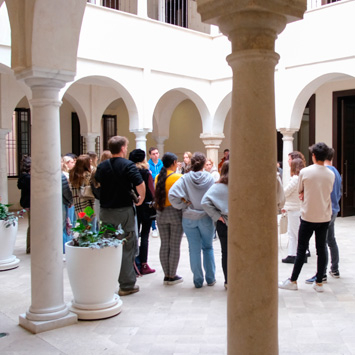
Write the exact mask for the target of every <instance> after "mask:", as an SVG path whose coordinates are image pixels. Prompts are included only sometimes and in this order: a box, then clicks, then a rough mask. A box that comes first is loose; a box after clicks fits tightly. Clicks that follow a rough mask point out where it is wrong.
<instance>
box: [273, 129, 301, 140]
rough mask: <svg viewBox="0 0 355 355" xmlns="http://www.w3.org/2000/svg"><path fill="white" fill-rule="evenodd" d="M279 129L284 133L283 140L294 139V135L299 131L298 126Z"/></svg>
mask: <svg viewBox="0 0 355 355" xmlns="http://www.w3.org/2000/svg"><path fill="white" fill-rule="evenodd" d="M278 131H279V132H280V133H281V134H282V136H283V137H282V140H283V141H285V140H293V139H294V138H293V135H294V134H295V133H296V132H298V129H297V128H279V129H278Z"/></svg>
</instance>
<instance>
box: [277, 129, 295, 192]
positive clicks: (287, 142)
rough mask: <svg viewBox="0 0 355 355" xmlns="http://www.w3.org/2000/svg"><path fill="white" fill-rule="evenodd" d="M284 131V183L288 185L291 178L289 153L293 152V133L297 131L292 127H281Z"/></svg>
mask: <svg viewBox="0 0 355 355" xmlns="http://www.w3.org/2000/svg"><path fill="white" fill-rule="evenodd" d="M279 131H280V132H281V133H282V136H283V137H282V141H283V150H282V183H283V185H284V186H286V185H287V184H288V182H289V180H290V166H289V164H288V155H289V154H290V153H291V152H293V139H294V138H293V134H294V133H295V132H297V130H296V129H292V128H280V129H279Z"/></svg>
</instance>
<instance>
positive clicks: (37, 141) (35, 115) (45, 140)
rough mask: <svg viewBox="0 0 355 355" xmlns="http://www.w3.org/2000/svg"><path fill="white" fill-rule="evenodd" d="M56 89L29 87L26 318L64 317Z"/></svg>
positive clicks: (58, 130) (66, 310) (60, 184)
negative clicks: (28, 296) (28, 287)
mask: <svg viewBox="0 0 355 355" xmlns="http://www.w3.org/2000/svg"><path fill="white" fill-rule="evenodd" d="M59 89H60V88H59V87H58V88H57V87H53V86H45V85H44V86H40V85H38V86H37V85H36V86H32V94H33V96H32V100H31V101H30V104H31V110H32V147H31V152H32V153H31V155H32V156H31V158H32V164H31V291H32V292H31V296H32V300H31V301H32V303H31V306H30V308H29V311H28V312H27V313H26V318H27V319H29V320H32V321H42V320H53V319H58V318H61V317H64V316H66V315H67V314H68V312H69V311H68V308H67V306H66V304H65V303H64V300H63V265H62V264H63V260H62V238H63V235H62V229H63V227H62V192H61V187H62V183H61V169H60V126H59V107H60V105H61V101H59V99H58V93H59Z"/></svg>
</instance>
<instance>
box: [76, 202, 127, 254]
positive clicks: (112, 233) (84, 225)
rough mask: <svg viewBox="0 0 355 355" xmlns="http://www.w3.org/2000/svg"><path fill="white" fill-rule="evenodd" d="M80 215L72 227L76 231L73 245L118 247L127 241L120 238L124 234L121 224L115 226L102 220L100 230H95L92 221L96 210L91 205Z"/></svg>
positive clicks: (98, 247) (99, 247)
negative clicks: (103, 222)
mask: <svg viewBox="0 0 355 355" xmlns="http://www.w3.org/2000/svg"><path fill="white" fill-rule="evenodd" d="M78 217H79V218H78V220H77V221H76V225H75V227H72V229H71V230H72V232H74V237H73V246H77V247H89V248H96V249H101V248H105V247H110V246H114V247H118V246H119V245H120V244H122V243H123V242H124V241H125V239H120V236H122V235H123V234H124V231H123V229H122V228H121V225H119V226H118V227H117V228H115V227H114V226H112V225H111V224H102V222H100V224H99V230H98V231H97V232H95V231H93V230H92V227H93V225H92V222H93V218H94V217H95V212H94V210H93V209H92V208H91V207H90V206H88V207H86V208H85V210H84V212H79V213H78Z"/></svg>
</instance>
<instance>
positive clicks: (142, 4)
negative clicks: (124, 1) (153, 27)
mask: <svg viewBox="0 0 355 355" xmlns="http://www.w3.org/2000/svg"><path fill="white" fill-rule="evenodd" d="M147 1H148V0H137V15H138V16H141V17H148V5H147Z"/></svg>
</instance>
